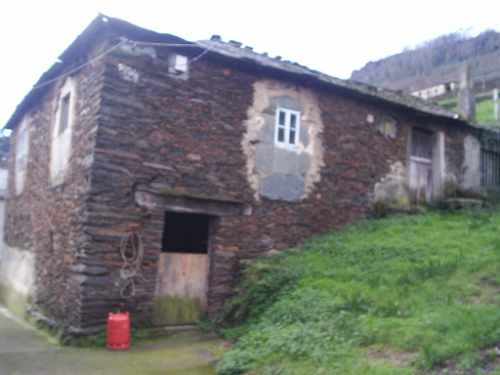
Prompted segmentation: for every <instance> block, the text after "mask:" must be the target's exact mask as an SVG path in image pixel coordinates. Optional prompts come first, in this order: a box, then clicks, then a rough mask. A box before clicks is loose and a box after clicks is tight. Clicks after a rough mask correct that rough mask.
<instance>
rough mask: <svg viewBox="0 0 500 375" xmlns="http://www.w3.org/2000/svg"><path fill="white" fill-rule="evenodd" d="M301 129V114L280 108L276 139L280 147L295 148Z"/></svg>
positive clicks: (277, 118)
mask: <svg viewBox="0 0 500 375" xmlns="http://www.w3.org/2000/svg"><path fill="white" fill-rule="evenodd" d="M299 127H300V112H298V111H293V110H290V109H285V108H278V109H277V113H276V139H275V143H276V144H277V145H280V146H287V147H294V146H296V145H297V143H298V142H297V141H298V139H297V138H298V134H299Z"/></svg>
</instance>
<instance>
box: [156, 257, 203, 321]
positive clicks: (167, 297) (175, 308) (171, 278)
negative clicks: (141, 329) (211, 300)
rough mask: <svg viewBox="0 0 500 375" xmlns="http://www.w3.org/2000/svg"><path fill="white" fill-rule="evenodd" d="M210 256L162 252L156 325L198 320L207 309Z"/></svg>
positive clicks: (157, 288) (157, 291)
mask: <svg viewBox="0 0 500 375" xmlns="http://www.w3.org/2000/svg"><path fill="white" fill-rule="evenodd" d="M208 266H209V265H208V254H190V253H162V254H161V255H160V260H159V264H158V279H157V282H156V298H155V303H154V323H155V324H156V325H162V326H163V325H183V324H192V323H195V322H196V321H198V320H199V319H200V318H201V317H202V315H203V314H204V312H205V311H206V308H207V289H208Z"/></svg>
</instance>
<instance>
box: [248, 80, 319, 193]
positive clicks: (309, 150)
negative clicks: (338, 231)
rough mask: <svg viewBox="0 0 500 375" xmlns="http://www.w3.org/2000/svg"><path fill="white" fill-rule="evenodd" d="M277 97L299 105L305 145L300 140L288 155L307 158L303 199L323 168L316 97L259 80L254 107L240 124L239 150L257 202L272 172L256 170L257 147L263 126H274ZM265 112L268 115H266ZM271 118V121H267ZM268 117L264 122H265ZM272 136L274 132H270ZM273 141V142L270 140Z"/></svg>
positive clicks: (302, 90)
mask: <svg viewBox="0 0 500 375" xmlns="http://www.w3.org/2000/svg"><path fill="white" fill-rule="evenodd" d="M280 97H289V98H293V100H294V101H296V102H297V103H300V106H301V108H302V109H301V125H300V126H301V129H302V131H303V132H305V133H306V134H307V137H304V138H307V142H305V141H304V139H302V138H299V139H298V143H297V144H296V146H294V148H293V150H292V149H291V150H290V151H289V152H290V153H293V154H296V155H298V156H301V155H304V156H307V157H308V161H309V163H308V167H307V170H305V171H304V172H303V178H304V181H305V186H304V193H303V195H302V197H301V198H302V199H303V198H305V197H307V196H308V195H309V193H310V192H311V191H312V189H313V187H314V184H315V183H317V182H319V180H320V178H321V174H320V171H321V168H322V167H323V166H324V161H323V145H322V142H321V132H322V131H323V123H322V121H321V112H320V109H319V104H318V103H319V101H318V98H317V97H316V96H315V94H314V93H313V92H312V91H311V90H308V89H305V88H302V87H299V86H294V85H289V84H284V83H282V82H278V81H273V80H261V81H257V82H255V83H254V98H253V105H252V106H251V107H249V108H248V110H247V120H246V121H245V122H244V123H243V125H244V126H245V128H246V132H245V135H244V136H243V139H242V143H241V146H242V149H243V152H244V154H245V156H246V167H247V179H248V182H249V184H250V186H251V187H252V189H253V190H254V192H255V194H254V196H255V199H256V200H257V201H259V200H260V191H261V184H262V181H263V179H264V178H265V177H269V176H270V175H272V174H273V172H269V171H263V170H262V169H260V170H259V168H258V166H257V148H258V147H257V145H258V144H259V143H261V142H262V141H263V140H262V139H261V137H262V134H263V133H264V127H265V126H269V123H272V124H274V113H275V112H274V111H273V110H270V109H269V108H271V107H272V103H273V100H276V98H280ZM266 111H267V112H266ZM269 116H272V120H270V119H269ZM266 118H267V122H266ZM271 133H273V134H274V130H273V132H271ZM273 142H274V140H273ZM267 145H268V146H269V147H270V148H273V147H276V146H275V145H274V144H273V143H272V142H269V143H268V144H267Z"/></svg>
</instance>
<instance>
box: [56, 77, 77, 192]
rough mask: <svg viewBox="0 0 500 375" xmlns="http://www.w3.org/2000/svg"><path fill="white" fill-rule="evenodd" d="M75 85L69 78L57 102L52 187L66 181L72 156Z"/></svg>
mask: <svg viewBox="0 0 500 375" xmlns="http://www.w3.org/2000/svg"><path fill="white" fill-rule="evenodd" d="M75 93H76V90H75V83H74V81H73V79H71V78H68V79H67V80H66V82H65V84H64V86H63V87H62V89H61V91H60V94H59V98H58V100H57V109H56V115H55V123H54V126H53V130H52V142H51V159H50V180H51V183H52V185H58V184H60V183H62V182H63V181H64V174H65V172H66V169H67V167H68V163H69V158H70V156H71V135H72V132H73V131H72V129H73V122H74V121H73V120H74V107H75V99H76V98H75Z"/></svg>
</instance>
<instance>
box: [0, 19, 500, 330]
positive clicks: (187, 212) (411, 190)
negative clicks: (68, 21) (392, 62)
mask: <svg viewBox="0 0 500 375" xmlns="http://www.w3.org/2000/svg"><path fill="white" fill-rule="evenodd" d="M60 61H61V62H60V63H57V64H55V65H54V66H53V67H51V68H50V69H49V70H48V71H47V72H46V73H45V74H44V75H43V76H42V77H41V78H40V80H39V81H38V82H37V84H36V85H35V87H34V88H33V89H32V90H31V92H30V93H29V94H28V95H27V96H26V97H25V98H24V100H23V101H22V102H21V104H20V105H19V106H18V108H17V109H16V111H15V113H14V114H13V115H12V117H11V119H10V120H9V122H8V124H7V128H9V129H12V137H11V138H12V140H11V142H12V143H11V145H12V147H11V152H10V159H9V182H8V200H7V219H6V227H5V240H6V243H7V246H6V248H5V249H4V250H3V251H4V255H5V256H4V257H2V259H3V260H2V263H1V264H0V267H1V269H2V271H1V273H2V274H3V275H9V277H8V278H7V279H6V278H5V277H4V278H3V279H2V280H1V281H0V282H2V283H3V284H4V285H3V286H2V287H1V288H0V290H1V291H2V292H0V298H2V297H3V300H4V302H7V303H9V302H12V301H14V300H15V301H17V302H16V304H15V307H18V310H20V308H22V309H25V308H26V306H30V307H31V308H30V312H31V314H33V315H34V316H37V317H38V318H39V319H41V320H43V321H45V322H47V323H50V324H53V325H56V326H58V327H60V328H62V329H63V330H64V332H65V333H66V334H69V335H85V334H91V333H95V332H97V331H99V330H101V329H102V327H103V325H104V324H105V321H106V317H107V313H108V312H110V311H113V310H117V309H119V308H126V309H128V310H130V311H131V312H132V316H133V318H134V322H135V324H139V325H140V324H155V325H176V324H189V323H193V322H194V321H195V320H196V319H198V318H199V317H200V315H201V314H203V313H208V314H209V315H210V316H214V315H215V314H217V312H218V311H220V309H221V308H222V306H223V304H224V302H225V301H226V300H227V298H229V297H230V296H231V295H232V294H233V287H234V283H235V281H236V280H237V277H238V271H239V265H240V262H241V261H242V260H245V259H252V258H255V257H258V256H262V255H265V254H269V253H270V252H274V251H276V250H282V249H286V248H289V247H291V246H295V245H297V244H299V243H300V242H302V241H303V240H304V239H306V238H308V237H310V236H313V235H316V234H320V233H324V232H326V231H329V230H332V229H333V228H339V227H342V226H344V225H346V224H349V223H351V222H353V221H355V220H358V219H361V218H364V217H367V216H369V215H370V214H371V213H372V212H373V209H374V206H376V205H378V206H379V207H380V206H381V205H383V206H384V207H387V208H394V209H398V210H405V209H408V208H409V207H410V205H411V204H413V203H418V202H420V203H422V202H425V201H432V200H439V199H441V198H442V197H443V195H444V191H445V186H446V184H454V185H455V186H458V187H461V188H462V189H468V190H474V191H477V190H478V189H480V175H479V173H480V170H479V167H480V152H481V150H480V148H481V144H480V141H481V134H482V130H480V129H478V128H476V127H474V126H471V125H470V124H469V123H467V122H466V121H464V120H462V119H460V118H458V116H457V115H455V114H454V113H452V112H449V111H446V110H444V109H442V108H439V107H435V106H433V105H432V104H430V103H427V102H425V101H422V100H420V99H418V98H415V97H411V96H404V95H399V94H397V93H395V92H392V91H386V90H381V89H377V88H375V87H371V86H367V85H363V84H358V83H355V82H351V81H344V80H340V79H336V78H333V77H330V76H327V75H325V74H322V73H319V72H316V71H313V70H310V69H308V68H306V67H304V66H302V65H299V64H297V63H292V62H289V61H283V60H282V59H280V58H270V57H268V56H267V54H259V53H256V52H254V51H253V50H252V48H250V47H243V46H242V45H241V43H238V42H234V41H232V42H229V43H225V42H223V41H222V40H221V39H220V37H212V39H211V40H206V41H200V42H189V41H186V40H183V39H181V38H178V37H176V36H172V35H169V34H159V33H156V32H153V31H149V30H145V29H142V28H140V27H137V26H134V25H131V24H129V23H127V22H124V21H121V20H118V19H114V18H110V17H105V16H99V17H97V18H96V19H95V20H94V21H93V22H92V23H91V24H90V25H89V26H88V27H87V28H86V29H85V30H84V31H83V33H82V34H81V35H80V36H79V37H78V38H77V39H76V40H75V41H74V42H73V43H72V44H71V45H70V46H69V47H68V48H67V49H66V50H65V51H64V52H63V53H62V55H61V56H60ZM499 162H500V159H499ZM5 259H7V260H5ZM15 270H21V271H18V272H16V271H15Z"/></svg>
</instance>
